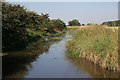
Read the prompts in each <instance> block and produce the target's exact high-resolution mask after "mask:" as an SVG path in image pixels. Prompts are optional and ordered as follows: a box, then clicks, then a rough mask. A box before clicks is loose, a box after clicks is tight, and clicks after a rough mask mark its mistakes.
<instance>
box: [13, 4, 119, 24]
mask: <svg viewBox="0 0 120 80" xmlns="http://www.w3.org/2000/svg"><path fill="white" fill-rule="evenodd" d="M12 3H13V4H21V5H23V6H25V8H27V9H28V10H31V11H35V12H37V13H38V14H41V13H47V14H49V16H50V17H49V18H50V19H58V18H59V19H61V20H63V21H64V22H65V23H66V24H68V21H70V20H73V19H77V20H79V22H80V23H81V24H87V23H97V24H101V23H102V22H104V21H113V20H117V19H118V2H12Z"/></svg>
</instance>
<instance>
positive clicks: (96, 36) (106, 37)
mask: <svg viewBox="0 0 120 80" xmlns="http://www.w3.org/2000/svg"><path fill="white" fill-rule="evenodd" d="M73 37H74V39H73V40H71V41H69V42H68V45H67V50H68V53H69V54H70V55H73V56H75V57H82V58H85V59H86V60H90V61H92V62H93V63H95V64H97V65H99V66H101V67H102V68H105V69H108V70H119V64H118V60H119V57H118V56H119V54H118V29H114V30H113V29H108V28H105V27H103V26H96V25H91V26H88V27H86V28H80V29H77V30H76V34H73Z"/></svg>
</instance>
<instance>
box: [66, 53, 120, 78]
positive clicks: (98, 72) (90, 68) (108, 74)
mask: <svg viewBox="0 0 120 80" xmlns="http://www.w3.org/2000/svg"><path fill="white" fill-rule="evenodd" d="M67 58H68V59H69V60H70V62H71V63H73V65H74V66H77V71H78V72H79V71H81V70H82V71H84V72H87V73H88V74H89V75H90V76H91V78H120V73H119V72H115V71H108V70H104V69H101V67H99V66H97V65H95V64H93V63H92V62H90V61H87V60H85V59H83V58H79V59H76V58H74V57H71V56H68V55H67Z"/></svg>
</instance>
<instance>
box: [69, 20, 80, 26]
mask: <svg viewBox="0 0 120 80" xmlns="http://www.w3.org/2000/svg"><path fill="white" fill-rule="evenodd" d="M68 24H69V26H81V24H80V23H79V21H78V20H76V19H73V20H72V21H69V22H68Z"/></svg>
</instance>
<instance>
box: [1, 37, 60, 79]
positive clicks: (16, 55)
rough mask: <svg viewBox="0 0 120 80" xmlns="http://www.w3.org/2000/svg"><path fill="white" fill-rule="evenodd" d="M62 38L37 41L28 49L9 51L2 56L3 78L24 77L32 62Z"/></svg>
mask: <svg viewBox="0 0 120 80" xmlns="http://www.w3.org/2000/svg"><path fill="white" fill-rule="evenodd" d="M60 40H61V39H57V38H54V39H50V40H49V41H37V42H34V43H31V44H30V45H29V46H28V47H27V49H25V50H23V51H19V52H9V53H8V55H7V56H4V57H3V58H2V61H3V62H2V66H3V71H2V74H3V75H2V76H3V78H24V76H25V75H27V74H28V71H30V70H31V69H32V64H31V63H32V62H34V61H36V60H37V58H39V55H40V54H42V53H47V52H48V50H49V48H50V46H51V45H52V44H54V43H57V42H59V41H60Z"/></svg>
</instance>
